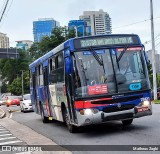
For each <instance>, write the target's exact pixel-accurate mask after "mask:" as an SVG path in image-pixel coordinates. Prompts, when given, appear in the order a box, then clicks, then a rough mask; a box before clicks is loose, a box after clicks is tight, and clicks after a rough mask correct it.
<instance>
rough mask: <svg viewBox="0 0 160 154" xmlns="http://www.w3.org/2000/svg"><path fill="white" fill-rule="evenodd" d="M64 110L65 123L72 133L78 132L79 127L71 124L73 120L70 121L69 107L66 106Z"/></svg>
mask: <svg viewBox="0 0 160 154" xmlns="http://www.w3.org/2000/svg"><path fill="white" fill-rule="evenodd" d="M63 112H64V119H65V123H66V125H67V127H68V130H69V132H70V133H76V132H78V127H77V126H74V125H72V124H71V121H70V118H69V114H68V112H67V109H66V108H65V109H64V111H63Z"/></svg>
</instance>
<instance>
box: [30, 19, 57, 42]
mask: <svg viewBox="0 0 160 154" xmlns="http://www.w3.org/2000/svg"><path fill="white" fill-rule="evenodd" d="M59 26H60V23H59V22H58V21H56V20H54V19H53V18H41V19H38V21H34V22H33V35H34V42H40V41H41V40H42V38H43V37H44V36H51V33H52V31H53V29H54V28H55V27H59Z"/></svg>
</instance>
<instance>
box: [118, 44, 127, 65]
mask: <svg viewBox="0 0 160 154" xmlns="http://www.w3.org/2000/svg"><path fill="white" fill-rule="evenodd" d="M127 48H128V46H125V47H124V50H123V51H122V52H121V54H120V55H119V57H118V58H117V62H119V61H120V60H121V58H122V56H123V54H124V53H125V52H126V51H127Z"/></svg>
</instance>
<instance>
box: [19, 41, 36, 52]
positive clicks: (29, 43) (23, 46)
mask: <svg viewBox="0 0 160 154" xmlns="http://www.w3.org/2000/svg"><path fill="white" fill-rule="evenodd" d="M16 42H17V44H16V47H17V49H23V50H28V49H29V48H30V47H31V46H32V44H33V41H30V40H20V41H16Z"/></svg>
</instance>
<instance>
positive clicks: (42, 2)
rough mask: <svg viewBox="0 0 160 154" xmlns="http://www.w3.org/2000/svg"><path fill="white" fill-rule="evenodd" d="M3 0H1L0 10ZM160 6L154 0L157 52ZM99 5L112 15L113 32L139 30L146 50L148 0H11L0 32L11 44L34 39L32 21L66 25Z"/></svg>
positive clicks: (148, 28) (138, 32) (148, 21)
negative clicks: (39, 20) (48, 19)
mask: <svg viewBox="0 0 160 154" xmlns="http://www.w3.org/2000/svg"><path fill="white" fill-rule="evenodd" d="M5 1H6V0H0V9H1V11H2V7H3V5H4V2H5ZM159 7H160V0H153V10H154V12H153V15H154V36H155V46H156V50H158V52H159V53H160V28H159V27H160V9H159ZM99 9H103V11H105V12H107V13H108V14H109V16H110V17H111V19H112V33H113V34H117V33H119V34H124V33H127V34H130V33H131V34H132V33H134V34H138V35H139V36H140V38H141V41H142V43H143V44H144V45H145V46H146V50H149V49H151V48H152V46H151V26H150V25H151V21H150V20H149V19H150V0H10V1H9V4H8V7H7V10H6V12H5V14H4V17H3V19H2V21H1V22H0V32H2V33H5V34H7V36H8V37H9V39H10V46H13V47H14V46H15V41H18V40H32V41H33V21H37V20H38V19H39V18H54V19H55V20H57V21H59V22H60V25H61V26H65V25H66V26H67V25H68V22H69V20H78V19H79V16H80V15H83V11H98V10H99ZM1 14H2V12H1ZM135 23H136V24H135Z"/></svg>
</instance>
